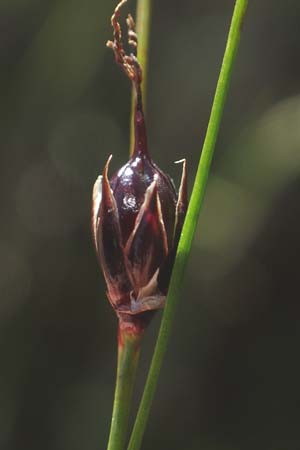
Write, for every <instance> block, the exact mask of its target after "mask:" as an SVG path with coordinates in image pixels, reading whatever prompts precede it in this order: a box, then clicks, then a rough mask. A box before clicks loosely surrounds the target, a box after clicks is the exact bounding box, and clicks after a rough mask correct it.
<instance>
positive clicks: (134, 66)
mask: <svg viewBox="0 0 300 450" xmlns="http://www.w3.org/2000/svg"><path fill="white" fill-rule="evenodd" d="M126 3H127V0H122V1H120V2H119V3H118V5H117V6H116V8H115V10H114V13H113V15H112V17H111V24H112V27H113V30H114V40H113V41H110V40H109V41H107V43H106V46H107V47H108V48H110V49H112V50H113V52H114V54H115V60H116V63H117V64H119V65H120V66H121V67H122V69H123V71H124V72H125V74H126V75H127V77H128V78H129V79H130V80H131V81H132V82H133V84H134V86H135V87H137V86H139V85H140V84H141V82H142V69H141V66H140V64H139V62H138V60H137V57H136V55H135V53H136V51H137V47H138V36H137V34H136V31H135V22H134V20H133V18H132V16H131V14H128V16H127V19H126V24H127V28H128V44H129V46H130V47H132V49H133V52H134V53H130V54H126V52H125V50H124V46H123V41H122V28H121V25H120V23H119V20H118V19H119V17H120V14H121V13H120V10H121V8H122V7H123V6H124V5H125V4H126Z"/></svg>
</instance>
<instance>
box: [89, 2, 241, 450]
mask: <svg viewBox="0 0 300 450" xmlns="http://www.w3.org/2000/svg"><path fill="white" fill-rule="evenodd" d="M125 3H127V0H122V1H121V2H120V3H119V4H118V5H117V7H116V9H115V11H114V13H113V16H112V19H111V23H112V27H113V32H114V38H113V40H112V41H108V43H107V45H108V47H110V48H111V49H112V50H113V52H114V56H115V60H116V62H117V64H118V65H119V66H120V67H121V68H122V70H123V71H124V73H125V74H126V76H127V77H128V78H129V80H130V81H131V83H132V87H133V114H132V137H133V138H132V144H131V149H132V150H131V157H130V159H129V161H128V162H127V163H126V164H125V165H124V166H123V167H122V168H121V169H120V170H119V171H117V173H116V174H114V175H113V176H112V177H111V178H110V179H109V176H108V170H109V163H110V160H111V156H109V158H108V161H107V163H106V165H105V167H104V169H103V172H102V175H101V176H99V177H98V179H97V180H96V183H95V186H94V191H93V210H92V228H93V235H94V242H95V248H96V252H97V256H98V261H99V264H100V267H101V269H102V272H103V275H104V278H105V281H106V285H107V297H108V300H109V301H110V303H111V305H112V307H113V309H114V310H115V312H116V314H117V317H118V322H119V331H118V367H117V380H116V389H115V399H114V406H113V414H112V422H111V430H110V436H109V442H108V447H107V449H108V450H123V449H124V448H125V445H126V439H127V431H128V430H127V428H128V418H129V412H130V405H131V397H132V391H133V386H134V379H135V372H136V367H137V364H138V359H139V353H140V344H141V339H142V336H143V333H144V331H145V329H146V327H147V325H148V324H149V322H150V320H151V318H152V316H153V314H154V313H155V311H156V310H157V309H160V308H163V309H164V312H163V317H162V322H161V327H160V331H159V335H158V339H157V343H156V347H155V350H154V355H153V358H152V363H151V366H150V370H149V374H148V378H147V381H146V385H145V389H144V393H143V396H142V400H141V403H140V407H139V410H138V413H137V417H136V421H135V425H134V428H133V431H132V434H131V438H130V441H129V446H128V450H139V449H140V447H141V443H142V438H143V434H144V430H145V427H146V423H147V420H148V416H149V412H150V407H151V403H152V399H153V395H154V392H155V388H156V385H157V381H158V376H159V372H160V368H161V365H162V361H163V357H164V354H165V352H166V348H167V343H168V340H169V336H170V331H171V326H172V323H173V320H174V313H175V309H176V305H177V303H178V300H179V297H180V287H181V285H182V279H183V276H184V272H185V268H186V263H187V259H188V256H189V253H190V249H191V245H192V240H193V236H194V233H195V229H196V225H197V221H198V217H199V214H200V210H201V206H202V202H203V198H204V192H205V187H206V183H207V179H208V174H209V170H210V165H211V161H212V157H213V152H214V147H215V143H216V139H217V135H218V131H219V127H220V122H221V117H222V113H223V109H224V104H225V100H226V95H227V91H228V87H229V81H230V77H231V72H232V67H233V63H234V60H235V56H236V53H237V49H238V44H239V40H240V33H241V24H242V20H243V17H244V14H245V12H246V7H247V0H236V4H235V8H234V12H233V17H232V22H231V26H230V30H229V35H228V40H227V45H226V49H225V54H224V58H223V63H222V66H221V71H220V76H219V80H218V84H217V88H216V93H215V97H214V101H213V106H212V111H211V116H210V119H209V124H208V128H207V132H206V137H205V141H204V146H203V149H202V152H201V158H200V161H199V166H198V171H197V174H196V178H195V182H194V187H193V191H192V195H191V199H190V204H189V207H188V209H187V187H186V184H187V173H186V162H185V160H182V161H180V162H181V163H182V175H181V183H180V187H179V190H178V192H177V191H176V190H175V188H174V184H173V182H172V180H171V179H170V177H169V176H168V175H167V174H166V173H164V172H163V171H162V170H161V169H160V168H159V167H158V166H157V165H156V164H155V163H154V162H153V160H152V158H151V156H150V153H149V149H148V145H147V136H146V125H145V118H144V111H143V99H142V97H143V95H142V83H143V78H144V77H145V72H146V71H145V68H146V61H147V58H146V57H147V48H148V35H149V24H150V11H151V8H150V6H151V4H150V0H139V1H138V30H141V33H140V34H141V37H142V39H141V44H142V45H141V47H140V48H139V50H138V53H137V54H136V52H137V49H138V34H137V33H136V29H135V23H134V20H133V18H132V16H131V15H130V14H129V15H128V17H127V27H128V43H129V47H131V48H132V52H131V53H130V54H127V53H126V51H125V50H124V46H123V41H122V30H121V26H120V23H119V18H120V14H121V10H122V7H123V5H124V4H125ZM144 86H145V84H144ZM185 217H186V218H185ZM184 219H185V221H184Z"/></svg>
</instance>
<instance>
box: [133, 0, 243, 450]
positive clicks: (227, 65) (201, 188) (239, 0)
mask: <svg viewBox="0 0 300 450" xmlns="http://www.w3.org/2000/svg"><path fill="white" fill-rule="evenodd" d="M246 8H247V0H236V4H235V8H234V12H233V17H232V22H231V26H230V31H229V35H228V40H227V45H226V49H225V54H224V58H223V63H222V67H221V71H220V75H219V80H218V84H217V88H216V93H215V97H214V101H213V106H212V110H211V115H210V119H209V124H208V128H207V132H206V136H205V141H204V145H203V149H202V153H201V158H200V162H199V166H198V171H197V174H196V178H195V183H194V187H193V192H192V196H191V200H190V204H189V208H188V212H187V216H186V220H185V223H184V227H183V231H182V235H181V238H180V242H179V245H178V250H177V256H176V261H175V265H174V269H173V272H172V278H171V283H170V287H169V293H168V298H167V303H166V306H165V309H164V313H163V317H162V322H161V326H160V331H159V335H158V339H157V342H156V346H155V350H154V355H153V358H152V362H151V366H150V370H149V374H148V378H147V381H146V385H145V389H144V393H143V397H142V400H141V403H140V406H139V410H138V414H137V417H136V421H135V425H134V428H133V431H132V435H131V439H130V442H129V446H128V450H139V449H140V447H141V442H142V438H143V435H144V431H145V428H146V424H147V420H148V416H149V412H150V408H151V404H152V400H153V396H154V393H155V389H156V386H157V381H158V377H159V372H160V369H161V365H162V362H163V358H164V355H165V352H166V348H167V344H168V341H169V336H170V331H171V326H172V324H173V320H174V314H175V309H176V306H177V303H178V300H179V296H180V291H181V286H182V280H183V275H184V273H185V268H186V264H187V260H188V256H189V253H190V249H191V245H192V241H193V237H194V234H195V230H196V226H197V222H198V217H199V214H200V210H201V207H202V203H203V198H204V192H205V187H206V184H207V179H208V174H209V170H210V166H211V161H212V157H213V152H214V148H215V143H216V139H217V135H218V131H219V128H220V123H221V118H222V113H223V109H224V105H225V100H226V95H227V92H228V87H229V82H230V78H231V73H232V68H233V63H234V60H235V56H236V53H237V49H238V45H239V41H240V34H241V25H242V21H243V17H244V14H245V12H246Z"/></svg>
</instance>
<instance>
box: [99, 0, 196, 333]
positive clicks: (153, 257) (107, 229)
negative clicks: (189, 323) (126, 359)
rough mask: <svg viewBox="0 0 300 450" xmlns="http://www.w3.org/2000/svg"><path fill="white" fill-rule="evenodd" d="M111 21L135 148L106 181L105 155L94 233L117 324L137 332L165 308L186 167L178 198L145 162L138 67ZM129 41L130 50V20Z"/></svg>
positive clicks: (132, 42) (131, 26) (161, 174)
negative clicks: (129, 97) (128, 85)
mask: <svg viewBox="0 0 300 450" xmlns="http://www.w3.org/2000/svg"><path fill="white" fill-rule="evenodd" d="M126 1H127V0H122V1H121V2H120V3H119V5H118V6H117V7H116V9H115V12H114V14H113V16H112V26H113V29H114V41H109V42H108V44H107V45H108V46H109V47H110V48H112V50H113V51H114V54H115V59H116V62H117V63H118V64H119V65H120V66H121V67H122V69H123V70H124V72H125V73H126V75H127V76H128V78H129V79H130V80H131V81H132V84H133V87H134V91H135V114H134V130H135V143H134V150H133V154H132V156H131V158H130V160H129V161H128V162H127V164H125V166H123V167H122V168H121V169H120V170H119V171H118V172H117V173H116V174H115V175H113V176H112V177H111V178H110V180H109V179H108V168H109V163H110V160H111V156H110V157H109V159H108V161H107V163H106V165H105V167H104V170H103V174H102V176H100V177H98V179H97V181H96V183H95V186H94V191H93V213H92V215H93V217H92V222H93V223H92V225H93V234H94V240H95V247H96V251H97V255H98V258H99V263H100V266H101V269H102V271H103V274H104V278H105V281H106V285H107V296H108V299H109V301H110V303H111V304H112V306H113V308H114V309H115V311H116V313H117V315H118V317H119V319H120V322H121V324H125V325H124V326H132V327H134V328H136V329H139V330H141V329H143V328H144V327H145V325H146V324H147V323H148V321H149V320H150V318H151V317H152V315H153V311H155V310H157V309H159V308H161V307H163V305H164V302H165V296H166V294H167V289H168V284H169V278H170V274H171V270H172V266H173V262H174V257H175V254H176V249H177V245H178V240H179V236H180V232H181V228H182V225H183V221H184V217H185V213H186V209H187V179H186V162H185V160H182V161H180V162H182V164H183V171H182V177H181V184H180V188H179V192H178V194H177V193H176V190H175V188H174V184H173V182H172V180H171V179H170V177H169V176H168V175H167V174H165V173H164V172H163V171H162V170H161V169H160V168H159V167H158V166H157V165H156V164H155V163H154V162H153V161H152V159H151V157H150V155H149V152H148V147H147V136H146V127H145V119H144V113H143V106H142V94H141V81H142V70H141V67H140V65H139V63H138V60H137V58H136V56H135V54H133V53H131V54H130V55H127V54H126V52H125V50H124V48H123V43H122V31H121V27H120V24H119V22H118V18H119V16H120V8H121V7H122V6H123V5H124V4H125V3H126ZM127 25H128V30H129V32H128V35H129V44H130V45H131V46H132V47H133V48H134V50H136V48H137V35H136V33H135V25H134V21H133V19H132V17H131V16H130V15H129V16H128V18H127Z"/></svg>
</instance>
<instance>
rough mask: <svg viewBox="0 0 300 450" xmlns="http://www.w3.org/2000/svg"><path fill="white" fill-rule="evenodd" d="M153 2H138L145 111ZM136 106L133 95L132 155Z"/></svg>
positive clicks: (137, 26)
mask: <svg viewBox="0 0 300 450" xmlns="http://www.w3.org/2000/svg"><path fill="white" fill-rule="evenodd" d="M151 2H152V0H138V1H137V11H136V32H137V35H138V53H137V58H138V60H139V63H140V65H141V67H142V70H143V81H142V86H141V87H142V94H143V104H144V111H146V88H147V74H148V60H149V56H148V55H149V32H150V23H151V13H152V5H151ZM134 106H135V96H134V92H133V93H132V99H131V119H130V155H131V154H132V152H133V147H134V126H133V119H134Z"/></svg>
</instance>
